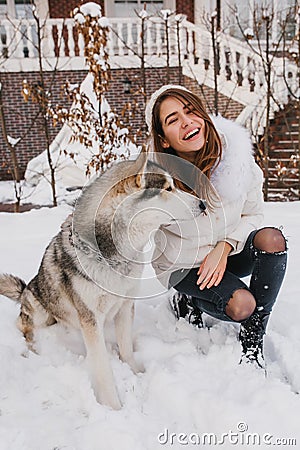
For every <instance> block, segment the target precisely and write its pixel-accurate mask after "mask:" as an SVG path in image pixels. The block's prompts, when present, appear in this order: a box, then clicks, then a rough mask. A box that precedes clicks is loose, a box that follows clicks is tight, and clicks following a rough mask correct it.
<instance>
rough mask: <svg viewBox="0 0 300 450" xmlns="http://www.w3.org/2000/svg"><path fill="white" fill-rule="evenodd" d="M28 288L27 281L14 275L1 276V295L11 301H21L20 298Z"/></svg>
mask: <svg viewBox="0 0 300 450" xmlns="http://www.w3.org/2000/svg"><path fill="white" fill-rule="evenodd" d="M25 288H26V283H25V281H23V280H21V278H18V277H15V276H14V275H7V274H4V275H0V294H1V295H5V297H8V298H10V299H11V300H15V301H17V302H18V301H20V297H21V294H22V292H23V291H24V289H25Z"/></svg>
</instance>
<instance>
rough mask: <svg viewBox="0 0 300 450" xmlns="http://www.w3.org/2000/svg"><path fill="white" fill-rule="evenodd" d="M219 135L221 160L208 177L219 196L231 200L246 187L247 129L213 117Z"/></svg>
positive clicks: (248, 164)
mask: <svg viewBox="0 0 300 450" xmlns="http://www.w3.org/2000/svg"><path fill="white" fill-rule="evenodd" d="M211 119H212V121H213V123H214V125H215V127H216V129H217V131H218V132H219V134H220V137H221V140H222V146H223V154H222V159H221V162H220V164H219V165H218V167H217V168H216V170H215V171H214V172H213V174H212V176H211V182H212V184H213V185H214V187H215V188H216V190H217V191H218V193H219V195H220V197H221V199H224V200H229V201H234V200H237V199H238V198H239V197H240V196H241V194H242V193H245V192H247V190H248V189H249V186H250V183H251V178H252V170H251V166H252V164H253V149H252V144H251V140H250V136H249V134H248V132H247V130H246V129H245V128H244V127H242V126H241V125H238V124H237V123H235V122H233V121H231V120H228V119H225V118H224V117H221V116H217V117H211Z"/></svg>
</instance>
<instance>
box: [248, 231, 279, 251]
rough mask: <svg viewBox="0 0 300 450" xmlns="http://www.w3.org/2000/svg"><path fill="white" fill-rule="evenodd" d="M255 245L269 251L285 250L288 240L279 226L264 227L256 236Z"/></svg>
mask: <svg viewBox="0 0 300 450" xmlns="http://www.w3.org/2000/svg"><path fill="white" fill-rule="evenodd" d="M253 245H254V247H255V248H257V249H258V250H262V251H265V252H267V253H276V252H284V251H285V250H286V241H285V237H284V236H283V234H282V232H281V231H280V230H279V229H278V228H262V229H261V230H259V231H258V232H257V233H256V235H255V236H254V240H253Z"/></svg>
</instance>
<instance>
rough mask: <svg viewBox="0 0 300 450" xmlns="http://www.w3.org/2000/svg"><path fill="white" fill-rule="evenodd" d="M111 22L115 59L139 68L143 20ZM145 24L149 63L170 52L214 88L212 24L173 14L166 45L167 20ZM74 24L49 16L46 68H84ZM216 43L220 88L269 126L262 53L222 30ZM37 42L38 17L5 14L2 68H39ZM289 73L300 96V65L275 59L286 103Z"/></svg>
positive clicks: (276, 80)
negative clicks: (179, 19)
mask: <svg viewBox="0 0 300 450" xmlns="http://www.w3.org/2000/svg"><path fill="white" fill-rule="evenodd" d="M109 22H110V32H109V39H108V53H109V56H110V58H111V61H112V63H113V64H114V61H117V63H116V66H115V67H139V66H140V65H141V57H142V54H141V53H142V37H141V32H142V21H141V19H139V18H138V17H136V18H110V19H109ZM144 23H145V30H144V31H145V32H144V56H145V65H146V67H151V66H158V65H160V66H164V65H166V60H167V51H168V56H169V58H168V60H169V64H170V65H172V66H176V65H178V64H179V63H180V64H181V65H182V66H183V68H184V71H185V73H189V70H190V74H191V73H192V74H194V75H196V77H197V81H198V83H199V84H203V83H204V84H207V85H209V86H210V87H214V84H213V80H214V77H213V73H214V72H213V71H214V55H213V48H212V38H211V34H210V32H209V31H208V30H207V29H205V28H204V27H202V26H199V25H195V24H192V23H190V22H187V21H183V22H182V23H180V24H178V23H177V22H176V21H175V20H174V18H173V19H169V21H168V37H169V49H168V50H167V39H166V30H165V22H164V21H163V20H162V19H160V18H158V17H156V18H155V17H151V18H149V19H148V20H146V21H145V22H144ZM74 25H75V24H74V20H73V19H48V20H46V21H45V23H44V25H43V26H42V29H41V33H42V40H41V51H42V56H43V58H44V60H45V70H51V68H53V67H56V68H58V70H63V69H65V68H66V67H67V66H68V64H70V67H71V68H79V66H80V64H81V66H80V68H83V67H84V43H83V38H82V36H81V35H80V34H78V33H77V31H76V28H75V26H74ZM178 27H179V35H178ZM178 36H179V37H178ZM178 40H179V42H178ZM217 45H218V52H219V74H218V90H219V91H220V92H221V93H223V94H225V95H227V96H229V97H232V98H233V99H235V100H237V101H239V102H240V103H242V104H244V105H245V107H246V108H245V111H244V112H243V113H242V116H241V121H243V122H246V121H247V120H249V118H250V117H251V120H252V123H253V122H254V123H255V126H258V127H259V126H264V119H263V115H264V112H263V111H264V104H265V95H266V81H265V72H264V65H263V62H262V59H261V57H260V56H259V55H257V54H255V53H254V52H253V51H252V50H251V49H250V48H249V46H247V44H246V43H244V42H242V41H240V40H238V39H236V38H233V37H231V36H229V35H227V34H225V33H218V35H217ZM37 46H38V38H37V29H36V22H35V20H25V19H22V20H8V19H0V71H1V70H6V71H7V70H11V71H12V70H13V68H14V70H34V69H33V67H34V62H35V63H36V62H37V57H38V50H37ZM178 47H179V50H180V61H179V52H178ZM58 60H59V61H62V62H61V64H58V63H57V61H58ZM26 61H27V62H28V64H27V66H26V64H25V62H26ZM46 61H47V64H46ZM74 61H75V62H76V64H77V65H76V64H75V62H74ZM18 62H19V65H18ZM78 64H79V65H78ZM113 64H112V66H113ZM18 67H19V69H18ZM284 78H285V79H287V80H288V84H289V88H290V89H291V91H292V92H293V93H294V94H296V95H298V93H299V92H298V91H299V75H298V68H297V66H296V64H294V63H293V62H292V61H289V62H288V63H286V65H285V67H284V66H283V60H282V59H281V58H274V63H273V72H272V83H273V86H272V91H273V92H274V97H275V98H276V99H277V101H278V102H279V103H282V104H285V103H287V101H288V90H287V88H286V84H285V82H284ZM272 108H273V110H275V109H276V108H278V105H277V104H276V103H274V102H273V104H272Z"/></svg>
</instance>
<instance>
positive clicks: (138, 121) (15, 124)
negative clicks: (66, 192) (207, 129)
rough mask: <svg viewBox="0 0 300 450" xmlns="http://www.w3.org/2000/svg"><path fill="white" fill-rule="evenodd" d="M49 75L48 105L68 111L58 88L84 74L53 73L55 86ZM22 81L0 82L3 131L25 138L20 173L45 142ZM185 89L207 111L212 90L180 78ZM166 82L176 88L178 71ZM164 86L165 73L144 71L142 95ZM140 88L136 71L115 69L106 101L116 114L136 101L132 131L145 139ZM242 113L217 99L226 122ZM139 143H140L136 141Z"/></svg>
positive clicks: (1, 172) (3, 175) (1, 169)
mask: <svg viewBox="0 0 300 450" xmlns="http://www.w3.org/2000/svg"><path fill="white" fill-rule="evenodd" d="M52 76H53V75H51V74H46V84H47V86H49V90H50V91H51V92H52V103H53V104H54V105H55V104H57V103H58V104H60V105H62V104H63V105H64V106H66V107H69V106H70V105H69V104H68V102H67V100H66V98H65V97H64V96H63V92H62V86H63V85H64V83H65V82H66V80H69V81H70V82H71V83H80V82H81V81H82V80H83V78H84V76H85V72H83V71H72V72H71V71H64V72H57V74H56V76H55V82H53V80H52ZM24 77H25V75H24V74H21V73H11V74H3V75H1V81H2V84H3V99H4V107H5V116H6V122H7V129H8V132H9V134H10V136H12V137H13V138H17V137H19V136H22V135H24V133H26V137H25V138H24V139H23V140H22V142H20V143H19V144H18V146H17V150H18V159H19V164H20V167H21V171H22V173H23V172H24V170H25V168H26V164H27V162H28V160H29V159H31V158H33V157H34V156H37V155H38V154H39V153H41V152H42V151H43V150H44V149H45V147H46V142H45V138H44V132H43V127H42V124H41V120H40V119H37V120H35V119H34V118H35V116H36V114H37V112H38V110H37V105H35V104H33V103H32V102H28V103H25V102H24V100H23V97H22V95H21V87H22V80H23V78H24ZM26 78H27V80H28V81H29V82H37V81H38V75H37V74H36V73H27V74H26ZM125 78H129V80H131V82H132V85H131V93H130V94H126V93H124V86H123V80H124V79H125ZM183 81H184V84H185V85H186V87H188V88H189V89H191V90H192V91H194V92H196V93H197V94H199V95H200V96H201V98H202V99H203V101H204V103H205V104H206V106H207V107H208V111H211V106H212V104H213V90H212V89H210V88H208V87H206V86H198V84H197V83H196V82H195V81H194V80H190V79H188V78H187V77H184V78H183ZM51 82H52V83H53V88H50V83H51ZM169 82H170V83H175V84H178V82H179V74H178V68H171V69H170V71H169ZM166 83H167V69H166V68H165V67H164V68H156V69H155V70H153V69H147V70H146V92H147V94H148V96H150V95H151V94H152V92H154V91H155V90H156V89H157V88H159V87H160V86H162V85H163V84H166ZM141 85H142V79H141V71H140V69H115V70H112V81H111V83H110V90H109V92H108V93H107V95H106V97H107V100H108V102H109V104H110V106H111V108H112V109H115V110H116V111H117V112H118V113H120V110H121V108H122V107H123V106H124V104H125V103H127V102H132V100H133V98H134V99H136V100H137V102H138V104H139V108H138V110H137V114H136V115H135V117H134V118H133V119H132V122H131V123H132V128H133V131H136V130H137V129H140V128H142V129H143V131H144V135H145V122H144V107H145V104H144V102H145V99H144V97H143V96H142V95H141V94H136V95H134V93H136V92H137V91H138V90H139V88H140V87H141ZM241 110H242V106H241V105H240V104H238V103H236V102H234V101H232V100H229V99H228V98H226V97H224V96H220V112H221V113H222V114H223V115H224V116H225V117H229V118H235V117H237V115H238V114H239V113H240V111H241ZM59 129H60V127H59V126H57V127H56V128H53V127H52V128H51V139H53V138H54V137H55V136H56V134H57V133H58V131H59ZM138 142H139V143H140V142H141V141H138ZM0 150H1V151H0V179H2V180H3V179H10V174H9V171H8V163H9V161H10V158H9V154H8V152H7V149H6V146H5V143H4V140H3V136H2V130H0Z"/></svg>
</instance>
